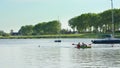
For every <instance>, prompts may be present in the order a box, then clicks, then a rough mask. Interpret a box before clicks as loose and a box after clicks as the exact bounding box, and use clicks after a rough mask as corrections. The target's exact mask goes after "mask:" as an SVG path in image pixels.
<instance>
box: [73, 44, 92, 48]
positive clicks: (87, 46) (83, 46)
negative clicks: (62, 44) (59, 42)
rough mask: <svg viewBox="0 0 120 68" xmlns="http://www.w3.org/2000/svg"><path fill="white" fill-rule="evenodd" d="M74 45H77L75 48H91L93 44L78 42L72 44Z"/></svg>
mask: <svg viewBox="0 0 120 68" xmlns="http://www.w3.org/2000/svg"><path fill="white" fill-rule="evenodd" d="M72 45H76V46H75V48H78V49H79V48H91V44H88V45H78V44H72Z"/></svg>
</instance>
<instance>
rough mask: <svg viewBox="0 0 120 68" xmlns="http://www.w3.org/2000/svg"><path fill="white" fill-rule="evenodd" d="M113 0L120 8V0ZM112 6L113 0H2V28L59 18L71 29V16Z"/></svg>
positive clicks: (0, 17) (0, 21)
mask: <svg viewBox="0 0 120 68" xmlns="http://www.w3.org/2000/svg"><path fill="white" fill-rule="evenodd" d="M113 2H114V8H120V0H113ZM110 8H111V0H0V30H3V31H4V32H8V33H9V32H10V30H11V29H12V30H14V31H15V32H17V31H18V30H19V29H20V28H21V26H25V25H36V24H37V23H40V22H48V21H52V20H59V21H60V22H61V24H62V28H65V29H70V27H69V26H68V20H70V19H71V18H73V17H75V16H79V15H81V14H83V13H100V12H103V11H105V10H108V9H110ZM46 28H47V27H46Z"/></svg>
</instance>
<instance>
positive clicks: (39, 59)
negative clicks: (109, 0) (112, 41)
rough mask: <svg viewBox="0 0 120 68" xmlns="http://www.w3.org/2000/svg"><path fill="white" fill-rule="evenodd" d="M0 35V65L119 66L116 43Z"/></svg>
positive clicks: (49, 67) (43, 67)
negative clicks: (86, 46) (84, 45)
mask: <svg viewBox="0 0 120 68" xmlns="http://www.w3.org/2000/svg"><path fill="white" fill-rule="evenodd" d="M54 40H55V39H0V68H120V45H114V47H111V45H94V44H92V48H90V49H76V48H74V46H73V45H72V44H73V43H78V42H84V43H87V44H90V43H91V39H79V38H69V39H61V40H62V42H61V43H55V42H54Z"/></svg>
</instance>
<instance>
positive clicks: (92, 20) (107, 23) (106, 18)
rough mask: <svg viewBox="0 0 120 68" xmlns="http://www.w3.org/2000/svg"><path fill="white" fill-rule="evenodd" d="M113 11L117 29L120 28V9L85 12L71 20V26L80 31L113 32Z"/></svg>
mask: <svg viewBox="0 0 120 68" xmlns="http://www.w3.org/2000/svg"><path fill="white" fill-rule="evenodd" d="M112 11H113V13H114V26H115V31H118V30H119V29H120V9H113V10H111V9H109V10H106V11H103V12H101V13H85V14H81V15H79V16H76V17H74V18H71V19H70V20H69V26H70V27H71V28H72V29H73V30H75V29H76V30H77V31H78V32H103V33H107V32H111V30H112Z"/></svg>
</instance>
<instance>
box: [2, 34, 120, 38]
mask: <svg viewBox="0 0 120 68" xmlns="http://www.w3.org/2000/svg"><path fill="white" fill-rule="evenodd" d="M99 35H100V34H97V33H81V34H60V35H35V36H33V35H32V36H0V39H34V38H99ZM115 36H116V37H117V38H120V34H116V35H115Z"/></svg>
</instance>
